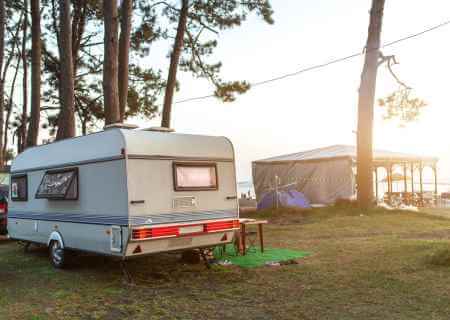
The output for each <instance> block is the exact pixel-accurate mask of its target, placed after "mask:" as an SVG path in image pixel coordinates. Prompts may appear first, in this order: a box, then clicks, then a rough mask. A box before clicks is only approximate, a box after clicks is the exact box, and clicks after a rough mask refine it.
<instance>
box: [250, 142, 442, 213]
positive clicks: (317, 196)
mask: <svg viewBox="0 0 450 320" xmlns="http://www.w3.org/2000/svg"><path fill="white" fill-rule="evenodd" d="M437 161H438V159H437V158H434V157H424V156H419V155H412V154H407V153H400V152H392V151H385V150H374V152H373V168H374V176H375V178H374V180H375V193H376V197H377V198H378V168H380V167H382V168H385V170H386V173H387V180H388V193H391V192H392V181H393V179H392V177H395V175H394V174H393V167H394V166H401V167H402V168H403V175H404V177H405V178H406V177H407V173H408V172H410V173H411V192H414V172H416V170H418V171H419V175H420V179H419V180H420V192H421V193H423V179H422V171H423V168H424V167H425V166H430V167H431V168H432V169H433V172H434V176H435V192H436V193H437V174H436V173H437V169H436V164H437ZM252 171H253V183H254V186H255V193H256V197H257V199H261V196H262V195H263V194H264V193H266V192H268V191H270V190H273V189H274V188H282V187H283V185H292V184H295V185H296V190H297V191H299V192H301V193H303V194H304V195H305V196H306V197H307V198H308V199H309V200H310V202H311V203H315V204H330V203H333V202H335V201H336V200H337V199H350V198H352V197H353V196H354V195H355V193H356V179H355V175H356V147H354V146H347V145H334V146H329V147H325V148H319V149H313V150H309V151H303V152H298V153H292V154H287V155H282V156H277V157H272V158H268V159H262V160H257V161H254V162H253V163H252ZM407 180H408V179H404V183H405V191H406V190H407V189H408V185H407Z"/></svg>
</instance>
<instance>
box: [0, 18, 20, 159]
mask: <svg viewBox="0 0 450 320" xmlns="http://www.w3.org/2000/svg"><path fill="white" fill-rule="evenodd" d="M23 16H24V11H22V13H21V14H20V18H19V21H18V22H17V28H16V31H15V32H14V35H13V37H12V38H11V40H10V43H11V44H12V46H13V47H12V50H11V51H10V53H9V57H8V60H7V61H6V64H5V67H4V69H3V74H2V79H6V75H7V73H8V69H9V66H10V63H11V62H12V60H13V58H16V57H17V55H16V50H17V51H18V54H19V57H20V56H22V54H21V53H20V41H19V32H20V30H21V29H22V20H23ZM21 62H22V59H16V66H15V71H14V76H13V79H12V81H10V84H11V86H10V92H9V97H8V104H7V108H5V109H6V110H5V111H6V118H5V120H4V121H3V132H4V135H3V146H2V149H1V153H2V155H3V157H4V159H6V154H7V150H8V135H9V132H8V129H9V119H10V118H11V113H12V108H13V97H14V89H15V88H16V80H17V75H18V73H19V68H20V63H21ZM0 145H1V142H0Z"/></svg>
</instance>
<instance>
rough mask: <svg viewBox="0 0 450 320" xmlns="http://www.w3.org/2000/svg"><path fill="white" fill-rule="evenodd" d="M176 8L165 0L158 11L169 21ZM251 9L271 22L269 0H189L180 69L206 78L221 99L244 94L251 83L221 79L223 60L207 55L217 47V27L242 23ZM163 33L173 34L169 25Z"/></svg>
mask: <svg viewBox="0 0 450 320" xmlns="http://www.w3.org/2000/svg"><path fill="white" fill-rule="evenodd" d="M179 11H180V10H179V9H178V8H177V7H176V6H175V5H173V4H171V3H167V2H165V7H164V8H163V9H162V11H161V14H162V16H164V17H166V18H167V19H168V21H169V23H176V22H177V21H178V15H179ZM250 13H256V14H257V15H258V16H260V17H261V18H262V19H263V20H264V21H265V22H266V23H268V24H273V23H274V20H273V18H272V15H273V10H272V7H271V5H270V3H269V1H268V0H258V1H250V2H241V1H235V0H232V1H208V0H193V1H191V2H190V7H189V13H188V21H187V29H186V34H185V37H184V43H185V45H184V48H183V49H184V50H183V55H182V57H181V60H180V69H181V70H182V71H184V72H190V73H192V74H193V75H194V77H197V78H205V79H207V80H209V81H210V82H211V83H212V84H213V85H214V87H215V92H214V95H215V96H216V97H217V98H219V99H220V100H222V101H224V102H231V101H234V100H235V99H236V94H243V93H245V92H247V91H248V90H249V89H250V84H249V83H248V82H247V81H226V80H224V79H222V77H221V76H220V72H221V69H222V63H221V62H220V61H216V62H213V61H211V60H210V58H211V56H212V55H213V54H214V50H215V49H216V48H217V45H218V40H217V37H218V34H219V31H224V30H227V29H232V28H235V27H239V26H241V25H242V23H243V22H244V21H245V20H246V19H247V17H248V15H249V14H250ZM164 36H165V37H166V38H170V39H171V38H173V35H172V36H171V35H170V28H167V30H166V33H165V35H164Z"/></svg>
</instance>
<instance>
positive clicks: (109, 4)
mask: <svg viewBox="0 0 450 320" xmlns="http://www.w3.org/2000/svg"><path fill="white" fill-rule="evenodd" d="M103 14H104V19H105V38H104V42H105V46H104V49H105V55H104V62H103V94H104V104H105V125H109V124H112V123H116V122H119V121H120V112H119V83H118V62H119V58H118V16H117V0H108V1H106V0H104V1H103Z"/></svg>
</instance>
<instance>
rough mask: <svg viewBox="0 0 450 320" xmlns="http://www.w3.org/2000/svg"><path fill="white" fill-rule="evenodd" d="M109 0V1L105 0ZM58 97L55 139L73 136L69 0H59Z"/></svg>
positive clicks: (72, 82)
mask: <svg viewBox="0 0 450 320" xmlns="http://www.w3.org/2000/svg"><path fill="white" fill-rule="evenodd" d="M105 2H109V1H105ZM59 23H60V29H59V32H58V38H59V58H60V73H59V99H60V103H61V111H60V113H59V117H58V133H57V135H56V139H57V140H60V139H66V138H71V137H74V136H75V112H74V111H75V110H74V80H73V59H72V26H71V17H70V0H59Z"/></svg>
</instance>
